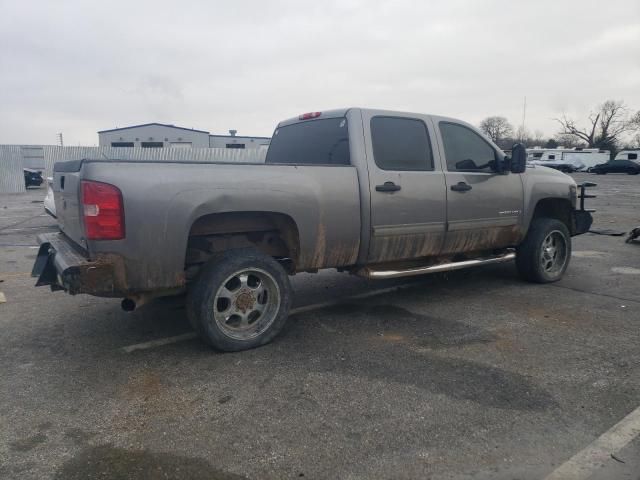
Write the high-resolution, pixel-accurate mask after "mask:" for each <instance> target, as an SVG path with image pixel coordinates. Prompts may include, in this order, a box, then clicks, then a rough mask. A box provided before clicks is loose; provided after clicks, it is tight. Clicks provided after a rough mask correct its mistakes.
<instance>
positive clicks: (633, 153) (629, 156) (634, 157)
mask: <svg viewBox="0 0 640 480" xmlns="http://www.w3.org/2000/svg"><path fill="white" fill-rule="evenodd" d="M615 159H616V160H631V161H634V162H638V160H639V159H640V149H638V150H622V151H621V152H618V154H617V155H616V158H615Z"/></svg>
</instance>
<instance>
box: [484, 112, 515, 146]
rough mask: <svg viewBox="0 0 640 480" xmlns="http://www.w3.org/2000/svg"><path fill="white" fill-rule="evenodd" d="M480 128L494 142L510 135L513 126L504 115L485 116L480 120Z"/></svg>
mask: <svg viewBox="0 0 640 480" xmlns="http://www.w3.org/2000/svg"><path fill="white" fill-rule="evenodd" d="M480 130H482V131H483V132H484V133H485V134H486V135H487V136H488V137H489V138H491V140H493V141H494V142H495V143H499V142H501V141H502V140H503V139H505V138H506V137H508V136H509V135H511V133H512V132H513V127H512V126H511V124H510V123H509V120H507V119H506V118H504V117H498V116H496V117H487V118H485V119H484V120H482V122H480Z"/></svg>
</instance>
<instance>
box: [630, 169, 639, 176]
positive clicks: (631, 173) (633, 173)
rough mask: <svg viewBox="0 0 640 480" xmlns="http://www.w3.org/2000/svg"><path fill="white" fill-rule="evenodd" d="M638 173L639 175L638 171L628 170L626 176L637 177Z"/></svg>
mask: <svg viewBox="0 0 640 480" xmlns="http://www.w3.org/2000/svg"><path fill="white" fill-rule="evenodd" d="M638 173H640V171H638V170H636V169H635V168H630V169H629V170H627V174H628V175H638Z"/></svg>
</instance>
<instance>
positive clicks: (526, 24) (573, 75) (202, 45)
mask: <svg viewBox="0 0 640 480" xmlns="http://www.w3.org/2000/svg"><path fill="white" fill-rule="evenodd" d="M0 12H1V15H0V143H33V144H51V143H55V142H56V133H57V132H63V133H64V138H65V143H66V144H67V145H78V144H82V145H94V144H97V141H98V139H97V135H96V131H97V130H101V129H107V128H113V127H116V126H119V127H122V126H126V125H131V124H138V123H147V122H163V123H173V124H176V125H181V126H186V127H193V128H197V129H203V130H209V131H211V133H226V132H227V130H229V129H230V128H235V129H237V130H238V131H239V133H240V134H248V135H270V134H271V132H272V130H273V127H274V125H275V124H276V123H277V122H278V120H280V119H283V118H288V117H291V116H294V115H297V114H299V113H301V112H306V111H311V110H323V109H329V108H336V107H343V106H366V107H380V108H387V109H393V110H406V111H415V112H424V113H437V114H443V115H449V116H454V117H458V118H462V119H464V120H467V121H470V122H472V123H478V122H479V121H480V120H481V119H482V118H484V117H486V116H488V115H504V116H506V117H507V118H509V119H510V120H511V121H512V123H514V124H519V123H520V122H521V119H522V104H523V98H524V97H525V96H526V97H527V118H526V125H527V128H528V129H529V130H530V131H532V132H533V131H535V130H541V131H543V132H545V134H547V135H551V134H553V133H555V132H556V130H557V126H556V124H555V123H554V121H553V118H554V117H556V116H558V115H560V114H561V113H562V112H567V113H568V114H571V115H575V116H577V117H580V116H584V115H586V114H587V113H588V111H589V109H590V108H592V107H593V106H595V105H597V104H598V103H601V102H602V101H604V100H606V99H608V98H613V99H622V100H625V101H626V103H627V104H628V105H629V106H630V107H632V108H633V109H634V110H637V109H640V1H638V0H606V1H604V0H601V1H590V0H536V1H526V2H525V1H513V0H484V1H480V0H446V1H445V0H441V1H438V2H436V1H428V2H427V1H418V0H416V1H386V2H374V1H371V0H369V1H366V0H361V1H360V0H338V1H328V0H316V1H313V2H311V1H306V0H291V1H286V0H279V1H259V0H233V1H224V2H223V1H220V0H218V1H202V2H198V1H189V0H185V1H173V2H164V1H158V0H154V1H137V0H129V1H115V0H110V1H108V2H105V1H100V2H97V1H87V0H64V1H60V2H53V1H50V0H47V1H45V0H39V1H38V0H0Z"/></svg>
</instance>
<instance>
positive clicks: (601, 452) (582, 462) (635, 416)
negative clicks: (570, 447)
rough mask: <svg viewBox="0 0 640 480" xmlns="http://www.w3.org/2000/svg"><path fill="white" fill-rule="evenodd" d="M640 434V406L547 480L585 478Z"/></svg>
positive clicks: (580, 479)
mask: <svg viewBox="0 0 640 480" xmlns="http://www.w3.org/2000/svg"><path fill="white" fill-rule="evenodd" d="M638 436H640V407H638V408H636V409H635V410H634V411H633V412H631V413H630V414H629V415H627V416H626V417H624V418H623V419H622V420H620V421H619V422H618V423H616V424H615V425H614V426H613V427H611V428H610V429H609V430H607V431H606V432H605V433H603V434H602V435H600V436H599V437H598V438H597V439H595V440H594V441H593V442H592V443H591V444H590V445H588V446H587V447H586V448H585V449H583V450H581V451H580V452H578V453H576V454H575V455H574V456H573V457H571V458H570V459H569V460H567V461H566V462H565V463H563V464H562V465H560V466H559V467H558V468H556V469H555V470H554V471H553V472H552V473H551V474H550V475H549V476H547V477H546V478H545V480H584V479H586V478H588V477H589V476H591V474H592V473H593V472H594V471H595V470H596V469H598V468H600V467H601V466H602V465H604V464H605V463H607V462H609V461H610V460H611V455H612V454H615V453H616V452H619V451H620V450H622V449H623V448H624V447H625V446H626V445H628V444H629V443H630V442H631V441H633V440H634V439H635V438H636V437H638Z"/></svg>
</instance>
